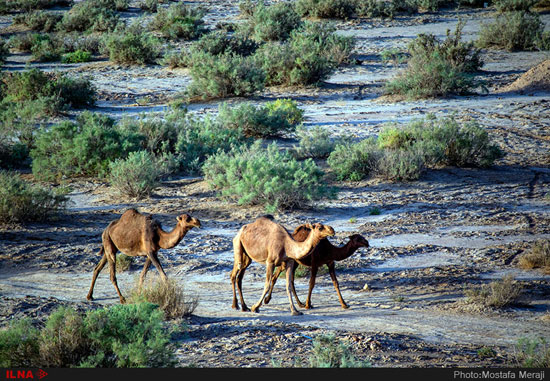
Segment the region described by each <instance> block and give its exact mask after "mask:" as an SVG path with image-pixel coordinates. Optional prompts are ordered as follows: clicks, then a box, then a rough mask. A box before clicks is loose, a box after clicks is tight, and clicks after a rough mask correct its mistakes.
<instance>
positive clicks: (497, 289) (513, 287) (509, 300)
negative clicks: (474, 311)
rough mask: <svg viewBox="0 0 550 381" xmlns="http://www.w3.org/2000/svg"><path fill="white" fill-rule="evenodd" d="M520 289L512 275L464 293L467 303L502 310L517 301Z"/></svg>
mask: <svg viewBox="0 0 550 381" xmlns="http://www.w3.org/2000/svg"><path fill="white" fill-rule="evenodd" d="M521 293H522V287H521V285H519V284H518V283H517V282H516V281H515V280H514V277H513V276H512V275H506V276H504V277H503V278H502V279H500V280H496V281H493V282H491V283H489V284H484V285H481V287H478V288H472V289H468V290H466V291H465V294H466V296H467V298H468V301H470V302H471V303H476V304H480V305H483V306H486V307H494V308H503V307H507V306H510V305H512V304H514V303H516V302H517V301H518V299H519V298H520V296H521Z"/></svg>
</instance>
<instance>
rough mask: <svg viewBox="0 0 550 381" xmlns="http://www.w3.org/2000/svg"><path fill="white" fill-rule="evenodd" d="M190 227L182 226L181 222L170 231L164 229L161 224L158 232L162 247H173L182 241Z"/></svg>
mask: <svg viewBox="0 0 550 381" xmlns="http://www.w3.org/2000/svg"><path fill="white" fill-rule="evenodd" d="M188 230H189V229H187V228H184V227H182V226H180V225H179V224H178V225H176V227H175V228H174V229H172V231H170V232H166V231H164V230H162V228H161V227H160V226H159V228H158V234H159V246H160V247H161V248H162V249H171V248H173V247H174V246H176V245H177V244H178V243H180V241H181V240H182V239H183V237H185V234H187V231H188Z"/></svg>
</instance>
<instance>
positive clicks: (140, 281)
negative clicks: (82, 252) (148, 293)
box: [138, 257, 151, 289]
mask: <svg viewBox="0 0 550 381" xmlns="http://www.w3.org/2000/svg"><path fill="white" fill-rule="evenodd" d="M149 266H151V260H150V259H149V257H147V259H146V260H145V264H144V265H143V270H141V275H140V276H139V286H138V288H140V289H141V286H142V285H143V281H144V280H145V275H147V271H149Z"/></svg>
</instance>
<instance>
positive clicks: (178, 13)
mask: <svg viewBox="0 0 550 381" xmlns="http://www.w3.org/2000/svg"><path fill="white" fill-rule="evenodd" d="M204 14H205V12H204V10H203V9H201V8H193V7H190V6H187V5H185V4H183V3H176V4H172V5H170V7H168V8H163V9H159V10H158V12H157V14H156V15H155V17H154V18H153V21H152V22H151V24H150V25H149V27H150V28H151V30H155V31H159V32H160V33H162V35H163V36H164V37H166V38H170V39H179V38H181V39H185V40H192V39H194V38H197V37H199V36H200V35H201V34H203V33H205V32H206V27H205V25H204V21H203V17H204Z"/></svg>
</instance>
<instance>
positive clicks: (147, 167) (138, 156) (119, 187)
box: [108, 151, 162, 200]
mask: <svg viewBox="0 0 550 381" xmlns="http://www.w3.org/2000/svg"><path fill="white" fill-rule="evenodd" d="M161 175H162V170H161V167H160V166H159V165H158V163H157V161H156V159H155V157H154V156H153V155H152V154H151V153H149V152H147V151H135V152H130V153H129V154H128V157H127V158H125V159H116V160H115V161H113V162H111V163H110V164H109V176H108V179H109V183H110V184H111V186H112V187H113V188H114V190H115V191H116V192H117V193H118V194H119V195H121V196H123V197H129V198H132V199H138V200H141V199H143V198H146V197H149V196H150V195H151V193H152V192H153V190H154V189H155V188H157V187H158V186H159V182H158V180H159V178H160V176H161Z"/></svg>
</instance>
